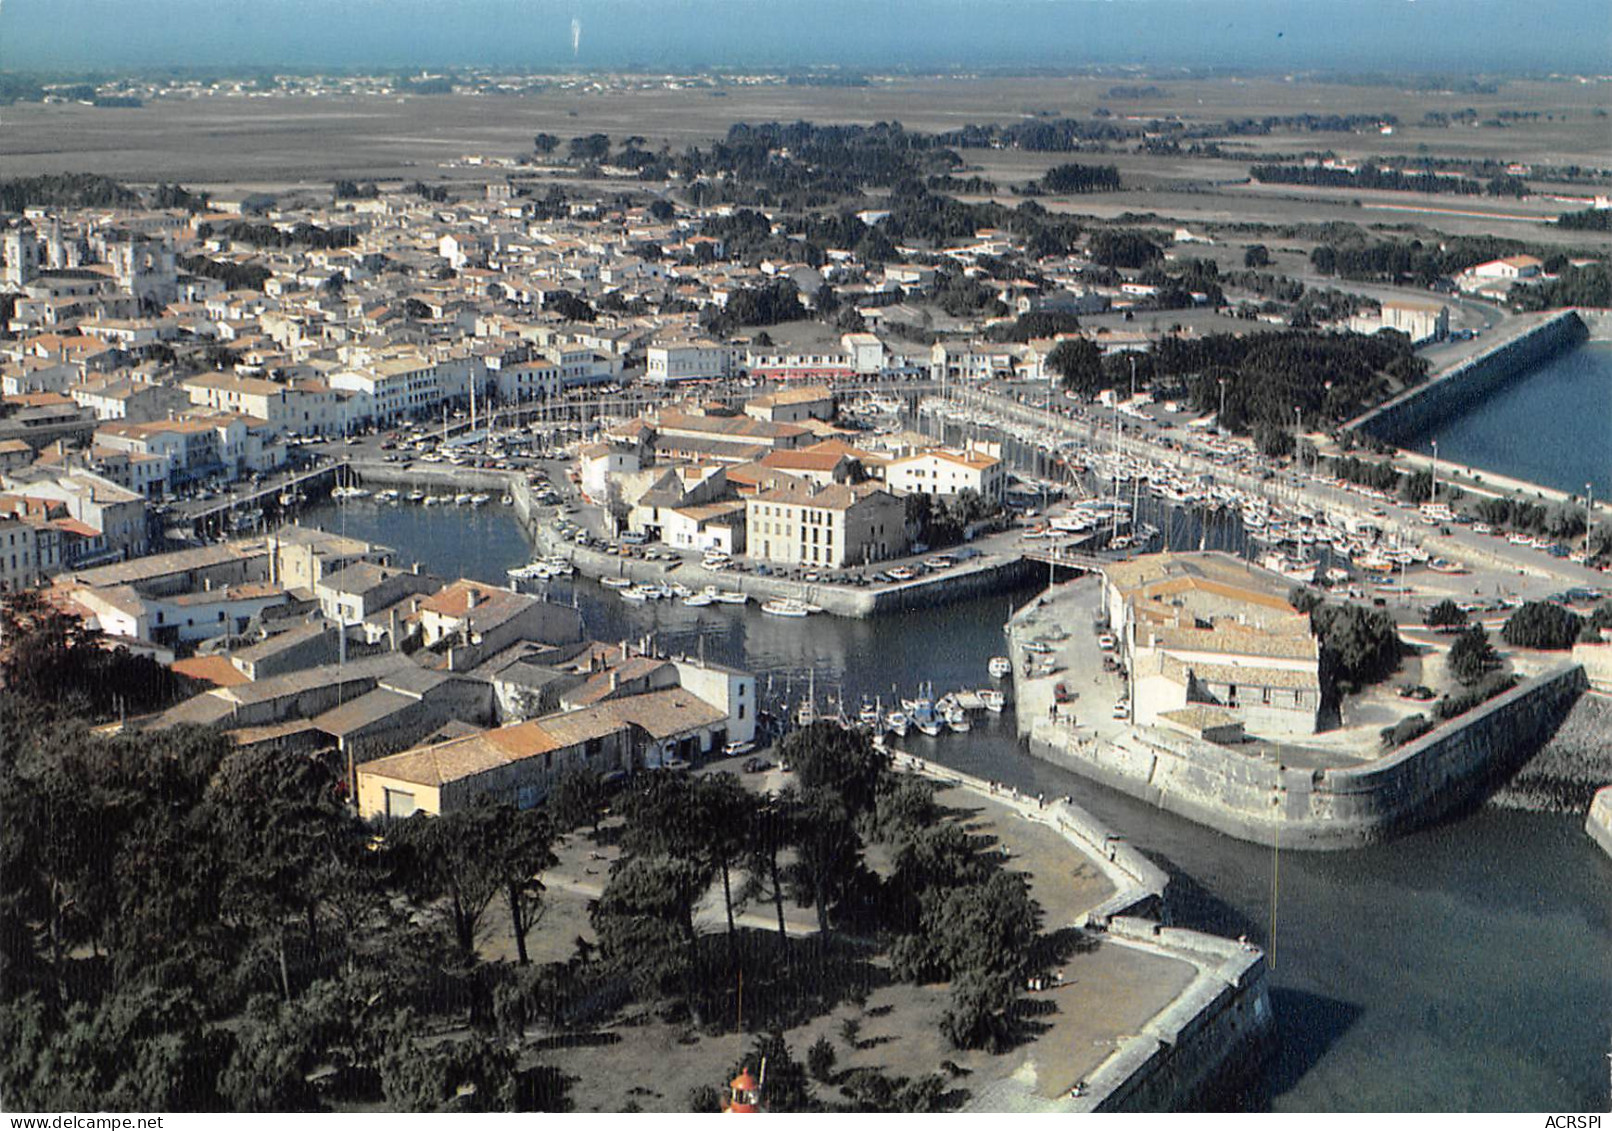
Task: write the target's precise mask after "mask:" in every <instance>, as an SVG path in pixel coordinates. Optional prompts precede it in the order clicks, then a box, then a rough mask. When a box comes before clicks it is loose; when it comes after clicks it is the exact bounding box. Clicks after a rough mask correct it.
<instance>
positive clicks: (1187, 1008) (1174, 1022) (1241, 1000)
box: [896, 753, 1273, 1112]
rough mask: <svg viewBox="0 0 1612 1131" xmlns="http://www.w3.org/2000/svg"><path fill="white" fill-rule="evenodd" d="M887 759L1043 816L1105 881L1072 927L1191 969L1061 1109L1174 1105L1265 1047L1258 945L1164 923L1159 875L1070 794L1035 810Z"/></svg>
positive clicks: (918, 764)
mask: <svg viewBox="0 0 1612 1131" xmlns="http://www.w3.org/2000/svg"><path fill="white" fill-rule="evenodd" d="M896 759H897V764H898V765H899V766H902V767H903V768H905V769H908V770H910V771H913V772H916V773H921V774H924V775H925V776H927V777H930V778H933V779H934V780H937V781H942V782H945V783H947V784H949V785H953V786H957V787H960V788H963V789H967V790H971V791H973V792H975V793H977V794H980V795H982V796H986V795H988V796H990V797H992V798H993V799H994V800H995V801H997V802H998V803H1000V804H1003V805H1006V806H1008V807H1009V808H1012V809H1016V810H1018V811H1019V813H1020V814H1021V815H1022V816H1024V817H1026V818H1028V819H1031V820H1037V821H1045V822H1048V823H1050V824H1051V825H1052V826H1053V827H1054V828H1056V829H1057V830H1058V831H1059V832H1060V833H1061V834H1062V835H1063V836H1064V838H1065V839H1066V840H1068V841H1069V843H1070V844H1071V845H1073V846H1074V847H1075V848H1076V849H1077V850H1078V851H1080V852H1081V853H1082V854H1083V855H1085V856H1086V857H1088V858H1089V859H1091V860H1092V861H1093V862H1094V863H1095V864H1096V865H1097V866H1098V867H1099V868H1101V869H1102V870H1103V873H1104V875H1105V876H1107V878H1108V880H1109V882H1110V883H1112V884H1113V885H1114V889H1115V890H1114V894H1113V895H1111V896H1110V897H1109V898H1108V899H1106V900H1104V901H1103V902H1102V903H1101V904H1099V905H1098V906H1097V907H1095V908H1092V909H1091V910H1090V911H1088V912H1087V913H1086V915H1085V919H1084V922H1083V923H1082V924H1080V925H1081V926H1084V927H1085V928H1086V929H1088V930H1091V931H1095V932H1102V933H1103V934H1105V936H1106V938H1107V940H1108V943H1109V944H1110V945H1114V946H1124V947H1132V948H1135V949H1138V950H1144V951H1148V952H1151V953H1154V954H1160V955H1164V956H1167V957H1170V958H1175V959H1178V960H1180V961H1184V962H1189V963H1191V964H1192V965H1193V966H1194V967H1195V968H1196V969H1197V975H1196V976H1195V977H1194V978H1193V980H1192V982H1191V983H1190V984H1189V985H1188V986H1187V988H1186V989H1185V990H1183V991H1182V992H1181V993H1180V994H1179V995H1178V996H1177V997H1176V998H1175V1000H1174V1001H1172V1002H1171V1003H1170V1004H1169V1005H1167V1006H1166V1007H1165V1008H1164V1009H1162V1010H1160V1011H1159V1012H1158V1013H1157V1014H1155V1015H1154V1016H1153V1017H1152V1018H1150V1019H1149V1020H1148V1021H1147V1023H1146V1024H1144V1025H1143V1026H1142V1027H1141V1030H1140V1031H1139V1032H1138V1033H1136V1034H1133V1035H1131V1036H1128V1037H1126V1038H1125V1039H1124V1040H1123V1041H1122V1042H1120V1044H1119V1045H1118V1047H1117V1048H1115V1050H1114V1052H1113V1053H1112V1054H1110V1055H1109V1057H1108V1058H1107V1059H1106V1060H1104V1061H1103V1063H1102V1064H1100V1065H1099V1066H1098V1067H1097V1069H1096V1071H1095V1072H1093V1073H1092V1074H1091V1075H1090V1076H1088V1077H1087V1079H1086V1090H1085V1094H1084V1095H1082V1096H1079V1097H1072V1098H1071V1099H1070V1100H1069V1101H1068V1105H1069V1106H1068V1110H1071V1111H1076V1112H1086V1111H1179V1110H1183V1109H1186V1108H1188V1107H1190V1106H1191V1105H1192V1104H1193V1102H1194V1101H1195V1100H1197V1099H1198V1098H1199V1097H1200V1096H1202V1095H1204V1094H1205V1093H1206V1092H1211V1091H1214V1090H1217V1089H1219V1088H1221V1087H1223V1086H1225V1084H1226V1083H1227V1082H1228V1081H1231V1080H1234V1079H1236V1078H1237V1077H1239V1076H1241V1075H1242V1074H1244V1073H1247V1072H1249V1071H1251V1070H1252V1069H1254V1068H1256V1067H1257V1066H1258V1065H1259V1063H1260V1061H1261V1060H1262V1059H1263V1058H1264V1056H1265V1054H1266V1053H1267V1052H1268V1051H1269V1037H1270V1033H1271V1029H1272V1025H1273V1017H1272V1015H1271V1004H1270V994H1269V990H1268V986H1267V983H1268V968H1267V966H1266V963H1265V955H1264V953H1263V952H1262V951H1261V950H1260V949H1259V948H1258V947H1254V946H1249V945H1246V944H1243V943H1236V942H1231V941H1230V940H1227V939H1222V938H1217V937H1216V936H1214V935H1206V934H1203V933H1201V932H1198V931H1193V930H1187V929H1184V928H1176V927H1170V926H1168V925H1167V922H1168V913H1167V912H1168V908H1167V890H1168V886H1169V882H1170V881H1169V876H1167V875H1166V874H1165V873H1164V871H1163V870H1162V869H1160V868H1158V867H1157V866H1155V865H1154V864H1153V863H1152V862H1151V861H1149V860H1148V859H1147V858H1146V857H1145V856H1143V855H1142V854H1141V853H1140V852H1138V851H1137V850H1136V849H1135V848H1134V847H1133V846H1132V845H1131V844H1130V843H1129V842H1127V841H1126V840H1125V839H1124V838H1123V837H1121V836H1118V835H1117V834H1115V833H1114V832H1112V831H1110V830H1109V829H1108V828H1107V826H1105V825H1104V824H1103V823H1102V822H1100V821H1098V820H1097V819H1096V818H1095V817H1093V816H1092V815H1091V814H1090V813H1088V812H1086V811H1085V810H1084V809H1082V808H1081V807H1080V806H1078V805H1076V804H1074V803H1073V802H1072V801H1061V800H1060V801H1054V802H1052V803H1050V804H1048V805H1047V806H1046V807H1045V808H1042V807H1041V806H1040V805H1039V804H1038V803H1037V802H1035V801H1034V800H1032V799H1030V798H1027V797H1020V796H1018V795H1017V794H1015V793H1013V792H1011V791H1007V792H1004V791H1003V789H1002V788H1001V787H998V786H994V785H992V784H991V783H989V782H985V781H981V780H980V779H979V778H975V777H971V776H970V775H968V774H964V773H960V772H958V771H955V770H951V769H948V768H946V767H942V766H936V765H934V764H933V763H928V762H924V761H922V760H920V759H918V758H915V757H913V756H911V755H906V754H900V753H898V754H897V755H896Z"/></svg>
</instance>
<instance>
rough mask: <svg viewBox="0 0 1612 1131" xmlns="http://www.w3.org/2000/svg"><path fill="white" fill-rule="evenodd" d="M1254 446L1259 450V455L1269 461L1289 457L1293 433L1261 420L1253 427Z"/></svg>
mask: <svg viewBox="0 0 1612 1131" xmlns="http://www.w3.org/2000/svg"><path fill="white" fill-rule="evenodd" d="M1254 446H1255V447H1256V448H1258V449H1259V454H1260V455H1262V456H1268V457H1270V458H1271V459H1280V458H1281V457H1282V456H1290V455H1292V454H1293V450H1294V439H1293V433H1292V432H1290V431H1288V430H1287V429H1286V428H1283V427H1281V426H1279V425H1276V424H1271V423H1269V422H1267V421H1263V420H1262V421H1260V422H1259V423H1258V424H1256V425H1254Z"/></svg>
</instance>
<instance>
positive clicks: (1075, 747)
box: [1020, 664, 1586, 849]
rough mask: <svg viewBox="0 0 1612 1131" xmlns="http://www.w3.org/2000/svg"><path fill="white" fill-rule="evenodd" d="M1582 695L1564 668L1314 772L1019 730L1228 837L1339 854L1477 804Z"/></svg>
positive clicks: (1196, 747) (1138, 740)
mask: <svg viewBox="0 0 1612 1131" xmlns="http://www.w3.org/2000/svg"><path fill="white" fill-rule="evenodd" d="M1585 687H1586V680H1585V675H1584V669H1583V667H1581V666H1580V665H1577V664H1567V665H1563V666H1561V667H1559V668H1557V669H1555V670H1553V671H1551V672H1547V673H1545V674H1544V675H1540V676H1537V677H1535V678H1533V679H1530V680H1527V681H1525V682H1524V683H1522V684H1519V685H1518V686H1517V687H1515V688H1512V689H1511V690H1510V691H1507V692H1506V693H1504V694H1502V695H1499V696H1496V697H1495V698H1494V699H1492V700H1490V701H1489V702H1487V703H1484V704H1482V705H1481V706H1479V707H1476V708H1474V709H1473V710H1471V711H1468V712H1467V713H1466V714H1464V715H1461V716H1459V717H1457V718H1455V719H1452V720H1450V721H1449V722H1446V723H1444V724H1443V725H1442V726H1439V727H1437V728H1436V729H1434V730H1433V731H1431V732H1429V733H1428V734H1426V735H1424V736H1423V737H1422V738H1420V739H1417V740H1416V741H1415V742H1411V743H1407V744H1406V745H1405V746H1403V747H1401V748H1400V749H1398V750H1395V751H1393V752H1391V753H1389V754H1387V755H1385V756H1383V757H1381V758H1378V759H1376V760H1374V761H1372V762H1369V763H1367V764H1365V765H1360V766H1343V767H1333V768H1328V769H1318V770H1306V769H1296V768H1293V767H1290V766H1286V765H1283V764H1282V763H1281V762H1280V761H1279V757H1280V755H1279V754H1277V755H1275V756H1270V755H1267V756H1263V757H1260V756H1252V755H1249V754H1246V753H1244V752H1242V751H1241V750H1240V749H1238V748H1236V747H1225V746H1217V745H1214V744H1212V743H1200V742H1192V741H1189V740H1186V739H1176V738H1171V737H1166V736H1163V735H1161V734H1159V733H1158V732H1156V731H1148V732H1146V735H1147V736H1146V738H1145V739H1143V738H1142V737H1140V733H1138V735H1137V736H1136V737H1134V738H1133V739H1131V740H1128V741H1126V742H1123V743H1107V742H1100V741H1094V740H1087V741H1081V740H1078V739H1076V738H1074V737H1073V736H1072V735H1071V734H1070V732H1069V731H1068V729H1067V728H1062V727H1058V726H1056V725H1055V724H1052V723H1050V722H1049V721H1047V720H1044V719H1035V720H1029V721H1028V722H1027V721H1026V720H1022V719H1021V720H1020V727H1021V730H1022V731H1024V732H1025V733H1026V735H1027V738H1028V741H1029V746H1030V752H1031V753H1032V754H1035V755H1036V756H1038V757H1041V758H1045V759H1047V760H1048V761H1051V762H1054V763H1055V764H1057V765H1060V766H1063V767H1065V768H1067V769H1069V770H1071V771H1073V772H1075V773H1079V774H1081V775H1083V776H1086V777H1089V778H1092V779H1094V780H1096V781H1098V782H1101V783H1102V784H1103V785H1106V786H1109V787H1110V788H1113V789H1117V790H1119V791H1121V792H1123V793H1127V794H1130V795H1131V796H1133V797H1138V798H1141V799H1142V800H1144V801H1147V802H1149V803H1150V804H1153V805H1156V806H1158V807H1159V808H1161V809H1166V810H1169V811H1170V812H1173V813H1179V814H1180V815H1181V816H1183V817H1187V818H1188V819H1190V820H1194V821H1197V822H1199V823H1201V824H1205V825H1208V826H1209V827H1211V828H1214V829H1218V830H1219V831H1221V832H1223V833H1226V834H1228V835H1230V836H1235V837H1237V838H1239V839H1242V840H1249V841H1254V842H1256V843H1259V844H1281V845H1283V846H1286V847H1292V848H1306V849H1344V848H1354V847H1358V846H1360V845H1363V844H1369V843H1372V842H1374V841H1380V840H1384V839H1387V838H1389V837H1392V836H1396V835H1399V834H1402V833H1405V832H1408V831H1410V830H1412V829H1414V828H1418V827H1420V826H1423V825H1426V824H1428V823H1430V822H1432V821H1435V820H1437V819H1439V818H1440V817H1442V816H1444V815H1446V814H1448V813H1450V812H1453V811H1456V810H1459V809H1460V808H1462V807H1464V806H1467V805H1470V804H1472V803H1474V802H1476V801H1478V800H1480V799H1481V798H1482V797H1483V796H1484V795H1485V794H1486V793H1487V792H1488V791H1489V790H1491V789H1492V788H1493V787H1494V786H1495V785H1497V784H1498V783H1499V782H1500V781H1502V780H1504V779H1505V777H1507V776H1508V775H1509V774H1511V773H1512V772H1514V771H1515V770H1516V769H1517V768H1518V767H1519V766H1521V765H1522V764H1523V763H1524V762H1525V761H1527V759H1528V758H1529V757H1530V756H1531V755H1532V754H1533V753H1534V752H1535V751H1536V750H1538V749H1539V747H1540V745H1541V744H1542V743H1543V742H1544V741H1545V740H1546V739H1547V738H1549V737H1550V735H1551V733H1552V732H1553V731H1554V730H1555V728H1556V727H1557V726H1558V725H1559V724H1560V722H1561V720H1562V718H1563V717H1564V716H1565V715H1566V713H1567V711H1568V710H1569V708H1571V706H1572V705H1573V702H1574V701H1575V700H1576V699H1577V698H1578V696H1579V694H1580V693H1581V692H1582V691H1583V690H1584V689H1585Z"/></svg>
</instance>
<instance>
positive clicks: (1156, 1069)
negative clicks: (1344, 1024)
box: [1086, 917, 1274, 1112]
mask: <svg viewBox="0 0 1612 1131" xmlns="http://www.w3.org/2000/svg"><path fill="white" fill-rule="evenodd" d="M1108 935H1109V938H1110V939H1112V940H1113V941H1115V942H1120V943H1122V944H1123V945H1128V946H1135V947H1137V948H1139V949H1147V950H1157V951H1159V952H1161V953H1164V954H1169V955H1171V956H1173V957H1177V958H1188V959H1190V960H1192V961H1193V962H1194V963H1195V964H1196V965H1197V966H1198V969H1199V974H1198V976H1197V977H1196V978H1194V979H1193V980H1192V984H1191V985H1190V986H1188V987H1187V988H1186V990H1185V991H1183V992H1182V994H1181V995H1180V996H1179V997H1177V998H1176V999H1175V1001H1174V1002H1172V1003H1171V1004H1170V1005H1169V1006H1168V1007H1167V1008H1165V1009H1164V1010H1162V1011H1161V1012H1159V1013H1158V1014H1156V1015H1155V1016H1154V1017H1152V1018H1151V1019H1149V1020H1148V1022H1147V1023H1146V1024H1145V1025H1143V1026H1142V1028H1141V1032H1139V1033H1136V1034H1135V1035H1133V1036H1130V1037H1127V1038H1126V1039H1125V1040H1124V1041H1122V1042H1121V1043H1120V1045H1119V1047H1118V1048H1116V1049H1115V1050H1114V1052H1113V1054H1112V1055H1111V1056H1110V1057H1109V1058H1108V1059H1107V1060H1105V1061H1104V1062H1103V1063H1102V1064H1101V1065H1099V1066H1098V1068H1097V1070H1096V1071H1095V1072H1093V1073H1092V1074H1091V1075H1090V1076H1089V1077H1088V1078H1087V1081H1086V1083H1087V1086H1088V1087H1089V1088H1090V1089H1091V1100H1092V1102H1091V1105H1090V1107H1089V1109H1088V1110H1091V1111H1129V1112H1157V1111H1181V1110H1185V1109H1187V1108H1189V1107H1191V1106H1193V1105H1194V1103H1195V1101H1197V1100H1198V1099H1200V1098H1201V1097H1203V1096H1205V1095H1209V1094H1213V1093H1216V1092H1219V1091H1222V1090H1224V1089H1225V1087H1226V1086H1227V1085H1228V1084H1229V1083H1230V1082H1232V1081H1234V1080H1236V1079H1238V1078H1240V1077H1242V1076H1244V1075H1246V1074H1248V1073H1250V1072H1252V1071H1253V1070H1254V1069H1255V1068H1257V1067H1258V1066H1259V1064H1260V1062H1261V1061H1263V1060H1264V1059H1265V1056H1266V1054H1267V1053H1268V1052H1269V1049H1270V1037H1271V1032H1272V1029H1273V1026H1274V1018H1273V1017H1272V1014H1271V1000H1270V989H1269V967H1268V966H1267V964H1266V962H1265V956H1264V954H1263V953H1262V952H1261V951H1260V950H1259V949H1258V948H1256V947H1251V946H1246V945H1244V944H1242V943H1235V942H1231V941H1228V940H1226V939H1221V938H1216V937H1215V936H1213V935H1205V934H1200V933H1199V932H1197V931H1188V930H1180V929H1177V928H1174V927H1165V926H1162V925H1160V924H1158V923H1153V922H1149V921H1147V920H1145V919H1132V918H1124V917H1122V918H1117V919H1115V920H1113V922H1111V923H1110V924H1109V927H1108Z"/></svg>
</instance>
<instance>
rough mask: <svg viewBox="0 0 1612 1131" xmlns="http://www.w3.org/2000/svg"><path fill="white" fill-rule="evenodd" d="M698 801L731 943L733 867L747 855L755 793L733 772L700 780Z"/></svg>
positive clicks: (732, 928) (697, 792)
mask: <svg viewBox="0 0 1612 1131" xmlns="http://www.w3.org/2000/svg"><path fill="white" fill-rule="evenodd" d="M697 780H698V781H699V785H698V787H697V788H696V790H695V803H696V806H697V808H698V811H699V814H700V819H701V821H702V822H703V823H704V826H705V832H706V836H705V845H704V850H705V852H706V854H707V856H708V858H709V859H710V860H711V862H712V863H714V864H715V865H716V869H717V872H718V873H719V874H720V875H721V877H722V905H723V907H724V909H725V910H726V911H727V915H728V943H729V947H730V952H731V948H732V945H733V943H734V931H735V926H734V921H733V908H734V902H735V901H734V896H733V875H732V873H733V869H734V868H736V867H737V866H738V865H739V863H740V861H741V860H742V859H743V857H744V852H745V845H746V844H747V843H748V842H749V839H750V837H749V824H750V819H751V816H752V815H753V814H754V813H755V811H756V796H755V794H753V793H751V792H750V791H749V790H748V789H746V788H745V787H744V786H743V785H741V784H739V779H738V778H736V777H733V776H732V775H731V774H717V775H714V776H712V777H707V778H700V779H697Z"/></svg>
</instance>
